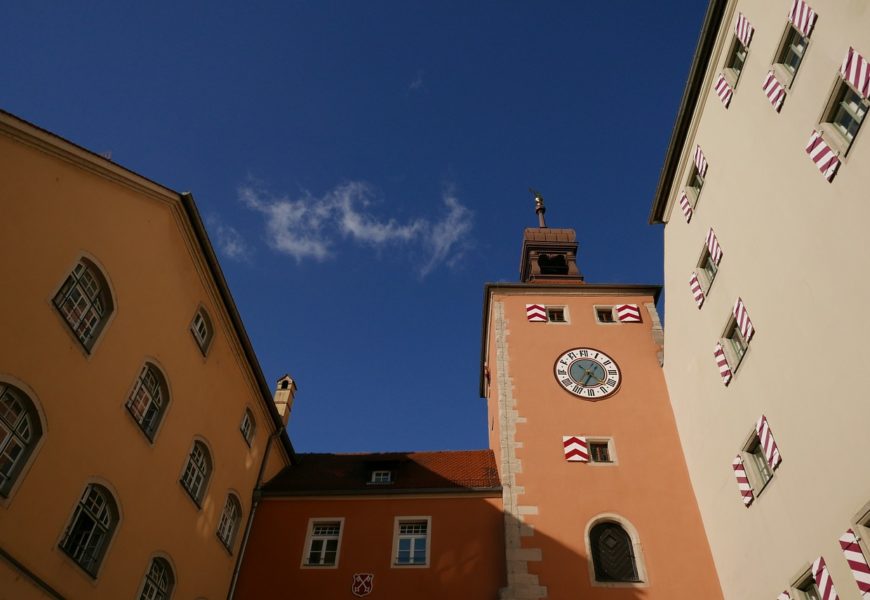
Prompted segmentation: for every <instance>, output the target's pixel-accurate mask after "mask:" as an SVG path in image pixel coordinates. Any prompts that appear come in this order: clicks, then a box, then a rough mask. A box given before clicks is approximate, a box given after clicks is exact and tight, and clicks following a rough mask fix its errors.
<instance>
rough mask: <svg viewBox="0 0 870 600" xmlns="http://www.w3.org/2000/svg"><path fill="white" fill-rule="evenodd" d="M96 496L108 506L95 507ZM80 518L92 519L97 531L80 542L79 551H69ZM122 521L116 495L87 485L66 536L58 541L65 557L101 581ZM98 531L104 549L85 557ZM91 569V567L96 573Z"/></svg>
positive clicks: (91, 552)
mask: <svg viewBox="0 0 870 600" xmlns="http://www.w3.org/2000/svg"><path fill="white" fill-rule="evenodd" d="M94 494H96V495H99V496H100V497H102V499H103V500H104V504H102V505H97V504H95V503H94V501H93V496H94ZM83 515H84V516H83ZM80 518H85V519H89V520H90V521H91V522H92V523H93V524H94V527H92V528H91V529H90V530H89V532H88V534H87V541H83V540H79V541H78V543H76V544H75V547H68V544H69V543H70V537H71V535H72V533H73V531H74V530H75V529H76V527H77V526H78V523H79V519H80ZM120 520H121V519H120V511H119V508H118V501H117V500H116V499H115V495H114V494H113V493H112V492H111V490H109V488H107V487H106V486H105V485H102V484H101V483H97V482H93V481H92V482H90V483H88V484H87V485H85V489H84V491H83V492H82V494H81V496H79V499H78V501H77V502H76V505H75V508H74V509H73V512H72V514H71V516H70V519H69V521H68V522H67V526H66V528H65V529H64V532H63V535H62V536H61V538H60V540H59V541H58V546H59V547H60V550H61V551H62V552H63V554H64V556H67V557H69V559H70V560H72V561H73V562H74V563H75V564H76V565H77V566H78V567H79V568H80V569H82V571H84V572H85V573H87V574H88V576H89V577H91V578H92V579H97V577H98V576H99V574H100V570H101V569H102V567H103V564H104V563H105V559H106V555H107V554H108V553H109V548H110V546H111V544H112V541H113V540H114V538H115V532H116V531H117V530H118V525H119V523H120ZM95 531H99V533H100V535H101V541H100V545H99V547H98V548H97V549H96V550H95V551H90V552H88V553H87V554H85V549H86V548H87V547H88V546H89V545H91V544H92V540H93V536H94V532H95ZM77 555H78V556H77ZM85 563H87V564H85ZM88 565H91V567H92V569H93V570H91V568H89V567H88Z"/></svg>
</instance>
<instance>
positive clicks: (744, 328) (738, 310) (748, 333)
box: [734, 298, 755, 344]
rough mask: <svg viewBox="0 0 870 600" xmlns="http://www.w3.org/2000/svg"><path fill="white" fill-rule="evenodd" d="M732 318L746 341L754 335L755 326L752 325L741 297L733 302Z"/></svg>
mask: <svg viewBox="0 0 870 600" xmlns="http://www.w3.org/2000/svg"><path fill="white" fill-rule="evenodd" d="M734 319H735V320H736V321H737V328H738V329H740V334H741V335H742V336H743V339H744V340H746V343H747V344H748V343H749V340H751V339H752V336H753V335H755V328H754V327H753V326H752V321H750V320H749V313H748V312H747V311H746V305H745V304H743V300H742V299H741V298H737V302H735V303H734Z"/></svg>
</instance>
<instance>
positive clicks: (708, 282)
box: [698, 248, 719, 294]
mask: <svg viewBox="0 0 870 600" xmlns="http://www.w3.org/2000/svg"><path fill="white" fill-rule="evenodd" d="M698 267H699V269H700V273H701V283H702V284H703V288H702V291H703V292H704V294H706V293H707V292H709V291H710V286H712V285H713V280H714V279H716V273H718V272H719V266H718V265H717V264H716V262H715V261H714V260H713V257H712V256H711V255H710V250H709V249H707V248H704V251H703V252H702V253H701V259H700V260H699V261H698Z"/></svg>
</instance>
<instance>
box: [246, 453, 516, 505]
mask: <svg viewBox="0 0 870 600" xmlns="http://www.w3.org/2000/svg"><path fill="white" fill-rule="evenodd" d="M296 456H297V458H298V461H299V462H298V464H296V465H293V466H290V467H287V468H285V469H284V470H283V471H281V472H280V473H278V474H277V475H276V476H275V477H274V478H273V479H272V480H271V481H269V482H268V483H266V484H265V485H264V486H263V493H264V494H265V495H270V496H271V495H274V496H283V495H288V496H305V495H319V494H350V495H357V494H403V493H404V494H407V493H420V492H422V491H428V492H453V493H455V492H462V491H492V492H500V491H501V483H500V482H499V479H498V472H497V471H496V468H495V457H494V455H493V453H492V450H450V451H442V452H382V453H370V454H297V455H296ZM372 471H390V472H391V474H392V483H372V482H371V474H372Z"/></svg>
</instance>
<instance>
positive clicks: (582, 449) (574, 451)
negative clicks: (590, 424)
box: [562, 435, 589, 462]
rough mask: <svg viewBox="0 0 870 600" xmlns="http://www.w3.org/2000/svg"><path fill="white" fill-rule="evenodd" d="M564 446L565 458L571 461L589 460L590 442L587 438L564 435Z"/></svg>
mask: <svg viewBox="0 0 870 600" xmlns="http://www.w3.org/2000/svg"><path fill="white" fill-rule="evenodd" d="M562 446H563V447H564V448H565V460H567V461H571V462H589V444H587V443H586V438H585V437H583V436H579V435H563V436H562Z"/></svg>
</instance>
